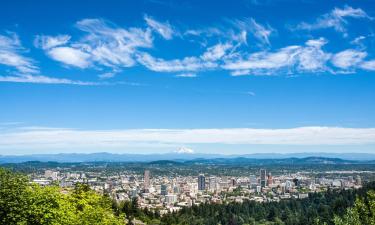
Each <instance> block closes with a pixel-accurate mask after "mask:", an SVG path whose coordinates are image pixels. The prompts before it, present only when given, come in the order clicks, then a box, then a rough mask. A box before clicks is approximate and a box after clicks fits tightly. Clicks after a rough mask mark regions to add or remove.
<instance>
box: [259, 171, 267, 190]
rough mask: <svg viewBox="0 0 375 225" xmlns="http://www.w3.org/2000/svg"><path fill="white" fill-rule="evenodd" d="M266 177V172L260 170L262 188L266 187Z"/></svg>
mask: <svg viewBox="0 0 375 225" xmlns="http://www.w3.org/2000/svg"><path fill="white" fill-rule="evenodd" d="M266 177H267V172H266V170H265V169H261V170H260V186H261V187H262V188H264V187H266V185H267V180H266Z"/></svg>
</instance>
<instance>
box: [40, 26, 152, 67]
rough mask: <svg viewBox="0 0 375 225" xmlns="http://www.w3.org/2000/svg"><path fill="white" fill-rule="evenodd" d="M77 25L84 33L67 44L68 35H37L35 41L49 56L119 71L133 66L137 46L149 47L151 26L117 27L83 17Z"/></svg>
mask: <svg viewBox="0 0 375 225" xmlns="http://www.w3.org/2000/svg"><path fill="white" fill-rule="evenodd" d="M76 28H77V29H79V30H81V31H83V32H85V33H86V34H85V35H84V36H83V37H82V38H81V39H80V40H79V41H76V42H71V43H68V41H69V39H70V36H66V35H65V36H56V37H51V36H37V38H36V39H35V43H37V46H40V47H41V48H43V49H45V50H46V53H47V55H49V56H50V57H51V58H52V59H54V60H56V61H59V62H62V63H64V64H67V65H70V66H76V67H79V68H88V67H97V66H99V67H108V68H110V69H112V70H114V71H119V69H120V68H122V67H131V66H134V65H135V60H134V56H135V53H136V52H137V49H138V48H150V47H152V42H153V40H152V36H151V30H150V29H145V30H144V29H141V28H128V29H124V28H120V27H118V26H116V25H114V24H112V23H110V22H108V21H105V20H102V19H83V20H80V21H78V22H77V23H76Z"/></svg>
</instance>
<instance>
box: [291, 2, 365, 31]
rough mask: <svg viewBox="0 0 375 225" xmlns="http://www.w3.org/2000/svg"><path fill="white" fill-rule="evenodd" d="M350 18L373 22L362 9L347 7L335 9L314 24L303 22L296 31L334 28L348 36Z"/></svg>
mask: <svg viewBox="0 0 375 225" xmlns="http://www.w3.org/2000/svg"><path fill="white" fill-rule="evenodd" d="M348 18H353V19H370V20H372V18H371V17H370V16H368V15H367V13H366V12H365V11H363V10H362V9H360V8H356V9H355V8H352V7H350V6H345V7H343V8H334V9H333V10H332V11H331V12H329V13H327V14H324V15H322V16H320V17H319V18H317V20H316V21H315V22H314V23H306V22H302V23H300V24H298V25H297V26H296V29H302V30H318V29H326V28H333V29H334V30H336V31H337V32H340V33H343V34H344V36H346V35H347V30H346V27H345V25H346V24H348V21H347V19H348Z"/></svg>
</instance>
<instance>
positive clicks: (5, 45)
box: [0, 33, 39, 73]
mask: <svg viewBox="0 0 375 225" xmlns="http://www.w3.org/2000/svg"><path fill="white" fill-rule="evenodd" d="M24 52H25V49H24V48H23V47H22V45H21V42H20V40H19V38H18V36H17V35H16V34H14V33H11V34H10V35H9V36H4V35H0V64H2V65H5V66H9V67H11V68H13V69H16V70H17V71H18V72H19V73H38V72H39V69H38V67H37V66H36V65H35V62H34V60H32V59H30V58H28V57H25V56H23V54H22V53H24Z"/></svg>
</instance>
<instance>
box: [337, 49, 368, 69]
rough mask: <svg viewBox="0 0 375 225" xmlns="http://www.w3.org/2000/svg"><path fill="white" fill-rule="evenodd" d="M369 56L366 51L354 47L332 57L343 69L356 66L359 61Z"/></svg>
mask: <svg viewBox="0 0 375 225" xmlns="http://www.w3.org/2000/svg"><path fill="white" fill-rule="evenodd" d="M366 56H367V53H366V52H362V51H358V50H354V49H347V50H344V51H341V52H339V53H336V54H335V55H334V56H333V57H332V63H333V65H335V66H336V67H338V68H341V69H350V68H352V67H354V66H357V65H358V64H359V63H361V62H362V61H363V59H364V58H365V57H366Z"/></svg>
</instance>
